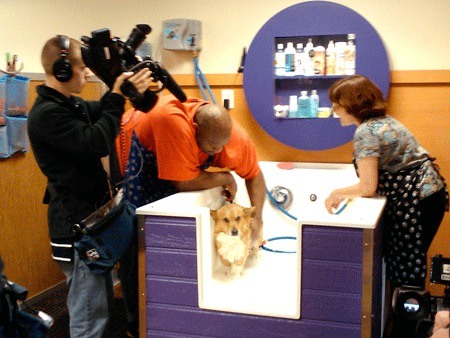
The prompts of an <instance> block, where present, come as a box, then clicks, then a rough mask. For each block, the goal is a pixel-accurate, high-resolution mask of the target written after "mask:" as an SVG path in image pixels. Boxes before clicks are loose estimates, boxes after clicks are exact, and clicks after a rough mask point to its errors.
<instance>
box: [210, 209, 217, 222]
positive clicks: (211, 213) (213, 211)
mask: <svg viewBox="0 0 450 338" xmlns="http://www.w3.org/2000/svg"><path fill="white" fill-rule="evenodd" d="M209 214H210V215H211V217H212V218H213V220H215V221H216V220H217V210H211V209H210V210H209Z"/></svg>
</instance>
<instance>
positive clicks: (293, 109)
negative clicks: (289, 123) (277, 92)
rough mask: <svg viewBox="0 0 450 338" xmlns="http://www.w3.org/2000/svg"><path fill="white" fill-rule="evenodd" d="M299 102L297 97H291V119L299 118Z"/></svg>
mask: <svg viewBox="0 0 450 338" xmlns="http://www.w3.org/2000/svg"><path fill="white" fill-rule="evenodd" d="M297 111H298V100H297V95H291V96H289V117H291V118H292V117H297Z"/></svg>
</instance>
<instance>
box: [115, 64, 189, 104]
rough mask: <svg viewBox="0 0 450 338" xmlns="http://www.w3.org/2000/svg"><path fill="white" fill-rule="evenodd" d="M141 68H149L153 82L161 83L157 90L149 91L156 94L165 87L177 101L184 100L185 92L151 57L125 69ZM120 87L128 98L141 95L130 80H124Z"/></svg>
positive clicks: (132, 70)
mask: <svg viewBox="0 0 450 338" xmlns="http://www.w3.org/2000/svg"><path fill="white" fill-rule="evenodd" d="M143 68H148V69H150V71H151V72H152V77H153V82H161V83H162V87H161V88H160V89H159V90H157V91H151V90H148V91H149V92H151V93H153V94H157V93H159V92H160V91H162V90H163V89H164V88H167V89H168V90H169V91H170V92H171V93H172V94H173V95H174V96H175V97H176V98H177V99H178V100H179V101H181V102H185V101H186V99H187V98H186V94H185V93H184V92H183V90H182V89H181V88H180V86H178V84H177V83H176V82H175V80H174V79H173V78H172V76H170V74H169V73H168V72H167V70H165V69H164V67H163V66H162V65H161V64H160V63H159V62H157V61H153V60H151V59H145V60H143V61H141V62H139V63H137V64H135V65H134V66H133V67H131V68H129V69H127V71H130V72H133V73H136V72H138V71H139V70H141V69H143ZM120 89H121V90H122V93H124V95H125V96H127V97H129V98H130V100H131V101H133V98H138V97H139V96H140V95H142V94H140V93H139V92H138V91H137V90H136V88H134V86H133V85H132V84H131V82H129V81H127V80H125V81H124V83H123V84H122V85H121V87H120Z"/></svg>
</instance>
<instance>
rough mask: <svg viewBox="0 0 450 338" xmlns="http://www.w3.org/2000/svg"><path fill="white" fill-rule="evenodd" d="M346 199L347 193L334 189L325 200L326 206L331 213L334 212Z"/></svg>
mask: <svg viewBox="0 0 450 338" xmlns="http://www.w3.org/2000/svg"><path fill="white" fill-rule="evenodd" d="M345 199H346V196H345V195H342V194H340V193H339V192H338V191H337V190H334V191H333V192H332V193H331V194H330V196H328V198H327V199H326V200H325V208H326V209H327V211H328V212H329V213H330V214H333V209H336V208H337V207H338V206H339V204H341V202H342V201H343V200H345Z"/></svg>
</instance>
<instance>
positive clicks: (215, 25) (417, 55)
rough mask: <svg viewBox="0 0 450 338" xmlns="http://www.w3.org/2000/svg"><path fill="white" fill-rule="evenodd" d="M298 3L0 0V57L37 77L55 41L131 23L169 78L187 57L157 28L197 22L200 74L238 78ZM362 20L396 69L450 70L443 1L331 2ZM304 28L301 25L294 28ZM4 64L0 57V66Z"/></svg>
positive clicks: (449, 6) (125, 31)
mask: <svg viewBox="0 0 450 338" xmlns="http://www.w3.org/2000/svg"><path fill="white" fill-rule="evenodd" d="M301 2H304V1H298V0H277V1H274V0H258V1H250V0H224V1H218V0H197V1H195V2H192V1H183V0H164V1H163V0H154V1H142V0H139V1H138V0H129V1H123V0H109V1H106V0H98V1H90V0H76V1H64V0H31V1H30V0H2V1H1V12H0V56H2V57H3V55H4V53H6V52H11V53H13V54H18V55H19V56H21V57H22V58H23V59H24V61H25V69H24V71H25V72H41V71H42V68H41V65H40V51H41V48H42V46H43V44H44V42H45V41H46V40H47V39H48V38H49V37H51V36H54V35H56V34H66V35H70V36H72V37H74V38H78V39H79V38H80V37H81V36H82V35H90V34H91V32H92V31H93V30H97V29H100V28H105V27H106V28H109V29H111V31H112V33H113V34H114V35H116V36H119V37H121V38H122V39H126V37H128V35H129V33H130V32H131V29H132V28H133V27H134V25H135V24H138V23H147V24H149V25H150V26H152V28H153V32H152V33H151V34H150V35H149V36H148V39H147V40H148V41H150V42H151V43H152V45H153V50H154V51H155V53H154V56H156V59H157V60H158V61H162V62H163V64H164V65H165V67H166V68H168V70H169V71H170V72H172V73H174V74H193V63H192V54H191V53H190V52H172V51H162V50H161V47H160V37H161V31H162V21H164V20H167V19H174V18H189V19H197V20H200V21H202V26H203V37H204V38H203V50H202V51H201V53H200V56H199V60H200V67H201V69H202V71H203V72H204V73H205V74H225V73H235V72H236V71H237V69H238V66H239V64H240V60H241V54H242V50H243V48H244V47H246V48H249V46H250V44H251V42H252V40H253V38H254V36H255V35H256V34H257V32H258V31H259V29H260V28H261V27H262V26H263V25H264V24H265V23H266V22H267V21H268V20H269V19H270V18H271V17H272V16H274V15H275V14H277V13H278V12H280V11H281V10H284V9H285V8H287V7H290V6H292V5H295V4H298V3H301ZM334 2H335V3H338V4H341V5H344V6H347V7H349V8H351V9H353V10H355V11H356V12H358V13H359V14H360V15H362V16H363V17H364V18H365V19H366V20H367V21H368V22H369V23H370V24H371V25H372V26H373V27H374V28H375V29H376V30H377V32H378V33H379V35H380V37H381V39H382V40H383V42H384V44H385V46H386V49H387V51H388V55H389V58H390V65H391V69H393V70H420V69H450V58H449V57H448V55H450V44H449V43H448V42H447V41H446V40H445V38H444V37H446V36H448V34H449V27H450V25H449V24H450V16H449V15H448V13H450V1H448V0H431V1H423V0H396V1H392V0H366V1H360V0H335V1H334ZM299 24H301V23H299ZM3 64H4V61H3V60H2V59H1V58H0V67H2V66H3Z"/></svg>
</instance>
